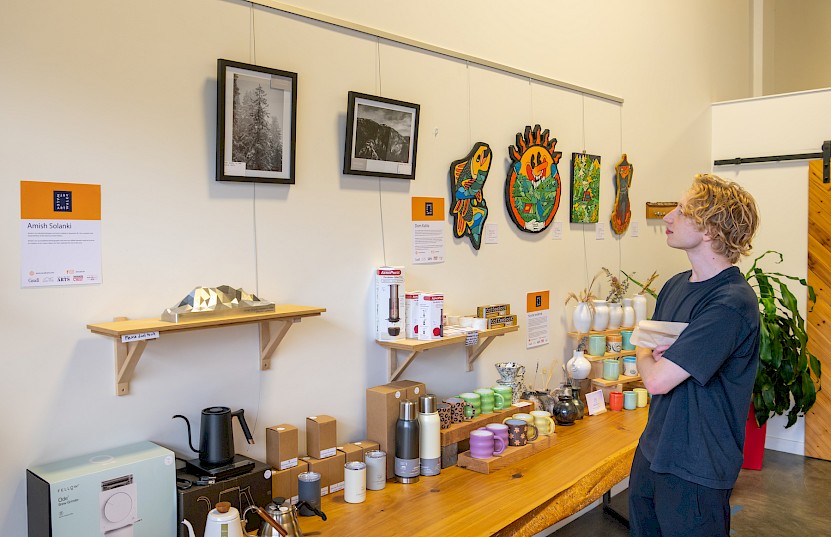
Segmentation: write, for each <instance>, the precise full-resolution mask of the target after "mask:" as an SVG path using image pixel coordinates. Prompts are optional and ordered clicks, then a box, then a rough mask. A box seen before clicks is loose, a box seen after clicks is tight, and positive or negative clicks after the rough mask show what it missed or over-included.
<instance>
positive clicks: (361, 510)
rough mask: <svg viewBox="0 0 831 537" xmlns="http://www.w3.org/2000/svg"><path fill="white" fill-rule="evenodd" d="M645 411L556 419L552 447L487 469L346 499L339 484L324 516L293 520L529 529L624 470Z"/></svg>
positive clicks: (563, 513)
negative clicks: (571, 421)
mask: <svg viewBox="0 0 831 537" xmlns="http://www.w3.org/2000/svg"><path fill="white" fill-rule="evenodd" d="M647 411H648V407H647V408H639V409H637V410H630V411H621V412H606V413H605V414H601V415H599V416H588V417H586V418H585V419H583V420H581V421H578V422H577V423H576V424H575V425H573V426H570V427H563V426H558V427H557V430H556V433H555V436H556V439H555V440H554V443H553V445H552V447H551V448H549V449H547V450H545V451H543V452H540V453H538V454H536V455H533V456H531V457H529V458H527V459H523V460H522V461H519V462H518V463H516V464H514V465H511V466H510V467H508V468H505V469H502V470H499V471H497V472H494V473H491V474H480V473H477V472H473V471H470V470H465V469H462V468H458V467H451V468H445V469H443V470H442V471H441V474H440V475H438V476H435V477H424V476H422V477H421V478H420V479H419V481H418V482H417V483H414V484H410V485H401V484H399V483H394V482H387V486H386V488H384V489H383V490H378V491H373V490H368V491H367V494H366V501H365V502H364V503H360V504H349V503H346V502H345V501H344V500H343V492H342V491H340V492H336V493H334V494H330V495H328V496H324V497H323V498H322V506H321V507H322V509H323V511H324V512H325V513H326V516H327V517H328V520H327V521H326V522H324V521H322V520H320V519H319V518H317V517H300V518H299V520H300V528H301V530H302V531H303V534H304V535H306V537H314V536H321V537H330V536H331V537H352V536H354V537H367V536H370V537H375V536H384V537H396V536H400V537H416V536H425V537H426V536H430V537H435V536H441V537H455V536H459V537H475V536H489V535H499V536H507V535H519V536H531V535H534V534H535V533H537V532H539V531H542V530H543V529H545V528H547V527H548V526H550V525H551V524H553V523H555V522H557V521H559V520H562V519H564V518H566V517H568V516H570V515H571V514H573V513H576V512H577V511H579V510H580V509H582V508H583V507H585V506H587V505H589V504H590V503H592V502H593V501H595V500H597V499H598V498H600V497H601V496H602V495H603V493H604V492H605V491H607V490H609V489H611V487H612V485H614V484H616V483H618V482H620V481H621V480H622V479H623V478H625V477H626V476H627V475H629V469H630V467H631V464H632V458H633V456H634V453H635V448H636V447H637V445H638V439H639V438H640V435H641V432H643V429H644V427H645V426H646V419H647ZM388 456H389V455H388Z"/></svg>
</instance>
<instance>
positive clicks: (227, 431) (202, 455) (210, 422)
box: [173, 406, 254, 466]
mask: <svg viewBox="0 0 831 537" xmlns="http://www.w3.org/2000/svg"><path fill="white" fill-rule="evenodd" d="M243 412H244V411H243V410H237V411H235V412H231V409H230V408H228V407H227V406H212V407H209V408H206V409H204V410H202V422H201V429H200V431H199V449H198V450H197V449H196V448H195V447H193V441H192V440H191V438H192V435H191V432H190V421H188V419H187V418H186V417H184V416H182V415H181V414H176V415H175V416H173V417H174V418H182V419H183V420H185V423H186V424H187V426H188V444H190V449H192V450H193V451H196V452H198V453H199V461H200V462H202V463H203V464H206V465H210V466H223V465H225V464H228V463H229V462H231V461H232V460H234V430H233V429H232V427H231V418H232V417H234V416H236V417H237V419H239V424H240V427H242V432H243V433H245V439H246V440H248V443H249V444H253V443H254V437H253V436H251V431H250V430H248V424H247V423H245V416H244V415H243Z"/></svg>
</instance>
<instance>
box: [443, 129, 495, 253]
mask: <svg viewBox="0 0 831 537" xmlns="http://www.w3.org/2000/svg"><path fill="white" fill-rule="evenodd" d="M492 157H493V151H491V148H490V146H489V145H488V144H486V143H484V142H476V143H475V144H474V145H473V149H471V150H470V153H468V154H467V156H466V157H465V158H463V159H461V160H456V161H453V163H452V164H451V165H450V195H451V201H450V216H452V217H453V235H454V236H455V237H456V238H458V239H461V238H462V237H464V236H465V235H467V236H468V237H470V242H471V244H472V245H473V247H474V248H475V249H477V250H478V249H479V246H480V245H481V244H482V229H483V228H484V225H485V220H487V218H488V205H487V203H485V197H484V195H483V193H482V188H483V187H484V186H485V181H486V180H487V178H488V172H489V171H490V168H491V158H492Z"/></svg>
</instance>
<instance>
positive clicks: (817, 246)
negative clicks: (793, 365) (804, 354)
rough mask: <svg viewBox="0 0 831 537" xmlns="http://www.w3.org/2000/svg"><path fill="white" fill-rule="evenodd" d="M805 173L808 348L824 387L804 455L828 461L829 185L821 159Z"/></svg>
mask: <svg viewBox="0 0 831 537" xmlns="http://www.w3.org/2000/svg"><path fill="white" fill-rule="evenodd" d="M808 175H809V178H808V181H809V187H808V284H809V285H811V286H813V288H814V291H815V292H816V294H817V303H816V304H815V305H814V309H813V311H810V312H808V350H809V351H810V352H812V353H813V354H814V355H816V357H817V358H819V360H820V362H822V373H823V375H822V380H823V381H824V382H823V385H824V386H823V387H824V389H823V390H822V391H820V392H819V393H818V394H817V402H816V403H815V404H814V407H813V408H812V409H811V410H810V411H809V412H808V414H807V416H806V417H805V455H806V456H808V457H815V458H818V459H825V460H831V434H829V432H831V184H823V182H822V161H819V160H815V161H811V162H810V163H809V167H808Z"/></svg>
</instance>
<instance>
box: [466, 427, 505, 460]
mask: <svg viewBox="0 0 831 537" xmlns="http://www.w3.org/2000/svg"><path fill="white" fill-rule="evenodd" d="M503 451H505V442H503V441H502V439H501V438H499V437H498V436H494V434H493V433H492V432H491V431H488V430H487V429H476V430H475V431H471V432H470V456H471V457H473V458H474V459H489V458H491V457H495V456H497V455H499V454H501V453H502V452H503Z"/></svg>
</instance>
